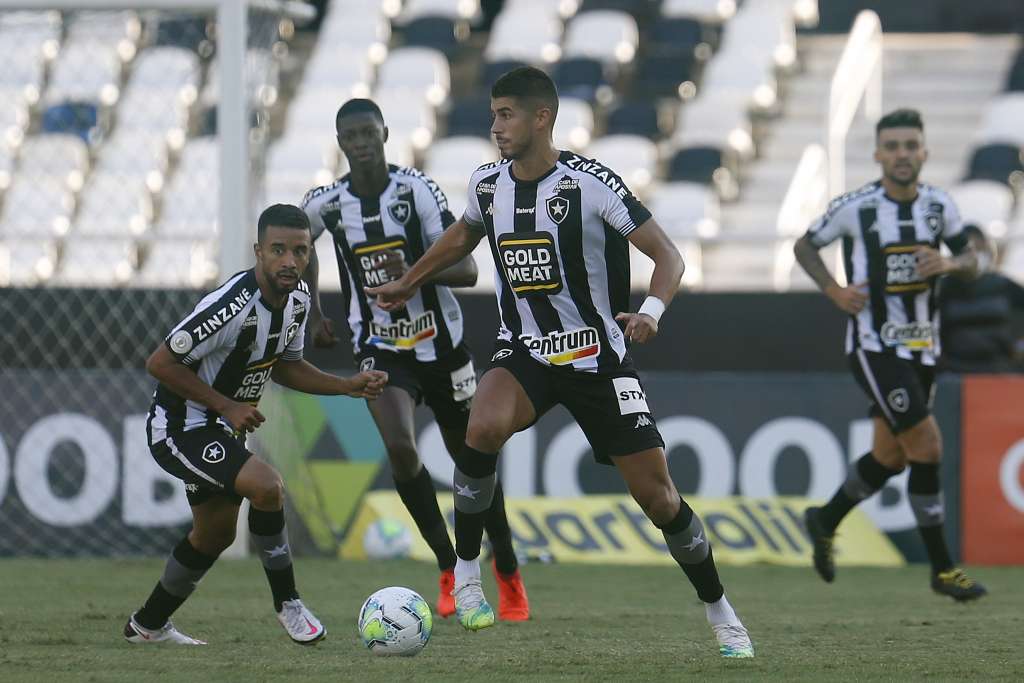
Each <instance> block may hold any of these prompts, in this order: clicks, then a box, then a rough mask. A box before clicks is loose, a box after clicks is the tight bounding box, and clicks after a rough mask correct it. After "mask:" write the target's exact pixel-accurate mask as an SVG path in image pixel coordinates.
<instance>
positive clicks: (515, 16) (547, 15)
mask: <svg viewBox="0 0 1024 683" xmlns="http://www.w3.org/2000/svg"><path fill="white" fill-rule="evenodd" d="M554 4H555V3H549V4H548V11H546V12H545V11H543V10H542V11H540V12H538V11H534V10H532V9H530V8H524V9H518V8H508V9H505V10H504V11H503V12H502V13H501V14H499V15H498V17H497V19H495V20H494V25H493V26H492V27H491V34H490V37H489V39H488V41H487V47H485V48H484V59H486V60H487V61H489V62H497V61H508V60H514V61H519V62H526V63H528V64H543V63H551V62H555V61H557V60H558V58H559V57H560V56H561V54H562V48H561V41H562V20H561V18H560V17H559V16H558V15H557V14H556V13H555V12H554V11H553V6H554Z"/></svg>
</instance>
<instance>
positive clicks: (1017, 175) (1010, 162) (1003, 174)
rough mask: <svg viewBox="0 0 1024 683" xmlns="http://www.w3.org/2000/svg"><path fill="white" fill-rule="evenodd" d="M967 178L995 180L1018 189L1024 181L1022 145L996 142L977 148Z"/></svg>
mask: <svg viewBox="0 0 1024 683" xmlns="http://www.w3.org/2000/svg"><path fill="white" fill-rule="evenodd" d="M966 179H967V180H995V181H997V182H1000V183H1003V184H1005V185H1008V186H1010V187H1011V188H1013V189H1014V190H1016V189H1017V188H1019V187H1020V185H1021V183H1022V182H1024V165H1022V163H1021V149H1020V147H1018V146H1016V145H1007V144H999V143H996V144H990V145H982V146H980V147H977V148H975V150H974V151H973V152H972V153H971V159H970V161H969V162H968V165H967V178H966Z"/></svg>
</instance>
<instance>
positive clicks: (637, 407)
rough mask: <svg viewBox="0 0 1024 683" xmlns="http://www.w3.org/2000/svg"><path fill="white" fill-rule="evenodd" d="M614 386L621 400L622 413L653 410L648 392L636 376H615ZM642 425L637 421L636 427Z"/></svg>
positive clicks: (617, 396) (616, 395)
mask: <svg viewBox="0 0 1024 683" xmlns="http://www.w3.org/2000/svg"><path fill="white" fill-rule="evenodd" d="M612 386H613V387H614V388H615V398H616V400H618V402H619V414H620V415H630V414H632V413H645V414H646V413H650V412H651V409H650V408H648V407H647V394H645V393H644V390H643V387H641V386H640V380H638V379H637V378H636V377H615V378H613V379H612ZM640 426H641V425H640V422H639V421H637V426H636V427H635V428H634V429H636V428H639V427H640Z"/></svg>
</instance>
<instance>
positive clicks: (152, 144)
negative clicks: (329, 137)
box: [94, 126, 168, 191]
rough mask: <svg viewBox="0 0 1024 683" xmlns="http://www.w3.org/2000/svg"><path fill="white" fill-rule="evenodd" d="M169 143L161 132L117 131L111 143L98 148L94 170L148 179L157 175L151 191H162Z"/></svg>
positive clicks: (119, 129)
mask: <svg viewBox="0 0 1024 683" xmlns="http://www.w3.org/2000/svg"><path fill="white" fill-rule="evenodd" d="M167 164H168V158H167V140H166V139H165V137H164V135H163V134H161V133H152V132H146V131H140V132H137V131H133V130H131V129H125V128H121V127H120V126H119V127H118V128H117V129H116V132H115V133H114V134H113V135H112V136H111V137H110V139H109V140H107V141H106V142H104V143H103V144H102V145H101V146H100V148H99V154H98V157H97V160H96V166H95V169H94V171H95V172H96V173H121V174H125V175H134V176H139V177H142V178H145V179H147V180H149V179H150V178H149V177H150V174H153V173H155V174H158V175H157V176H156V177H155V178H153V180H152V181H151V182H152V183H153V185H154V187H152V188H151V189H153V190H155V191H156V190H159V189H160V186H161V185H162V182H163V176H164V174H165V173H166V172H167Z"/></svg>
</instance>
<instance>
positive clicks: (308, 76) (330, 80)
mask: <svg viewBox="0 0 1024 683" xmlns="http://www.w3.org/2000/svg"><path fill="white" fill-rule="evenodd" d="M372 83H373V63H372V62H371V61H370V57H369V55H367V53H366V51H365V50H358V49H354V48H352V47H350V46H348V45H344V44H341V45H335V44H324V43H323V42H320V43H317V47H316V50H315V51H314V52H313V55H312V56H311V57H310V59H309V62H308V63H307V64H306V70H305V71H304V72H303V74H302V88H301V89H300V91H305V90H307V89H309V88H330V89H335V90H344V91H347V92H349V93H351V95H349V96H350V97H352V96H355V94H356V93H357V92H360V91H363V92H364V93H368V92H370V85H371V84H372ZM338 104H341V103H340V102H339V103H338Z"/></svg>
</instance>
